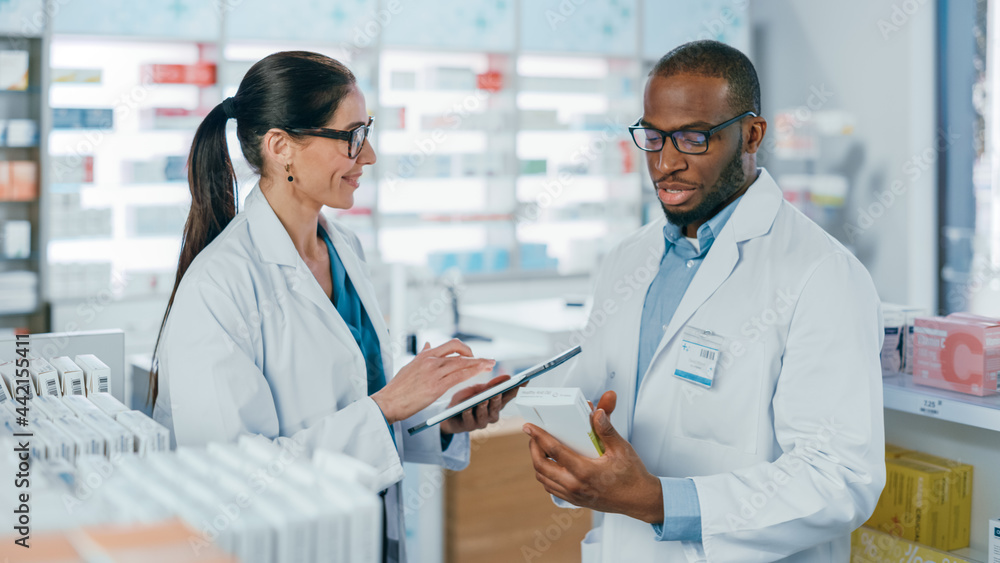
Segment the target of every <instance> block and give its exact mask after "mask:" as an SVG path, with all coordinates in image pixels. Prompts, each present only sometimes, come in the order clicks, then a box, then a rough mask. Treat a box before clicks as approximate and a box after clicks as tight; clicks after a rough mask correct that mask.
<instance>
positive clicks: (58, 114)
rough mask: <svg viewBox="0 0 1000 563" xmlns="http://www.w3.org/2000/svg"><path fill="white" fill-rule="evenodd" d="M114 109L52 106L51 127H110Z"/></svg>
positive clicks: (112, 122) (112, 123)
mask: <svg viewBox="0 0 1000 563" xmlns="http://www.w3.org/2000/svg"><path fill="white" fill-rule="evenodd" d="M113 125H114V110H111V109H100V108H52V128H53V129H111V128H112V126H113Z"/></svg>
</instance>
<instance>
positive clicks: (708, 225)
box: [663, 195, 743, 254]
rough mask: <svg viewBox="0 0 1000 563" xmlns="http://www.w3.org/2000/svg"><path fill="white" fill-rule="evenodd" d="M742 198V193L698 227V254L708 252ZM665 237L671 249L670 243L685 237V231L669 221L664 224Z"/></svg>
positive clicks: (675, 242)
mask: <svg viewBox="0 0 1000 563" xmlns="http://www.w3.org/2000/svg"><path fill="white" fill-rule="evenodd" d="M741 199H743V196H742V195H741V196H740V197H738V198H736V199H734V200H733V201H732V202H730V203H729V205H727V206H726V207H724V208H723V209H722V211H719V212H718V213H716V214H715V215H714V216H713V217H712V218H711V219H709V220H708V221H706V222H705V223H704V224H703V225H702V226H700V227H698V246H699V247H700V251H699V252H698V254H704V253H705V252H708V249H709V247H711V246H712V243H713V242H714V241H715V237H716V236H718V234H719V232H721V231H722V228H723V227H724V226H726V222H727V221H729V218H730V217H732V216H733V212H734V211H736V206H737V205H738V204H739V202H740V200H741ZM663 237H664V238H665V239H667V248H668V249H669V248H670V245H673V244H677V241H679V240H682V239H683V238H684V233H682V232H681V228H680V227H679V226H677V225H675V224H673V223H671V222H670V221H667V224H666V225H664V226H663ZM684 243H685V244H690V243H688V242H687V241H684Z"/></svg>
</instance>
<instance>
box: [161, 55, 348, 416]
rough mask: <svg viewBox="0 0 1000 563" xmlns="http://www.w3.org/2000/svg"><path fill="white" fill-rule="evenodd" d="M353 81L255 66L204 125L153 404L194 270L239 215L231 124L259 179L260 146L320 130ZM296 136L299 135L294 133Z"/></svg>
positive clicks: (303, 69) (333, 69)
mask: <svg viewBox="0 0 1000 563" xmlns="http://www.w3.org/2000/svg"><path fill="white" fill-rule="evenodd" d="M354 84H355V79H354V75H353V74H352V73H351V71H350V70H348V69H347V67H346V66H344V65H343V64H341V63H339V62H337V61H335V60H334V59H331V58H330V57H327V56H325V55H320V54H318V53H309V52H306V51H287V52H282V53H275V54H273V55H269V56H267V57H265V58H264V59H262V60H260V61H258V62H257V63H256V64H254V65H253V66H252V67H251V68H250V70H249V71H247V74H246V76H244V77H243V80H242V81H241V82H240V87H239V89H237V91H236V95H235V96H233V97H232V98H228V99H226V100H225V101H224V102H223V103H220V104H219V105H217V106H215V109H213V110H212V111H211V112H209V114H208V115H207V116H205V120H204V121H202V122H201V125H199V126H198V130H197V132H195V135H194V141H193V142H192V143H191V153H190V154H189V155H188V185H189V187H190V190H191V209H190V211H189V212H188V217H187V222H186V223H185V224H184V236H183V239H182V242H181V254H180V259H179V260H178V262H177V275H176V276H175V278H174V288H173V290H172V291H171V292H170V299H169V300H168V301H167V309H166V312H164V314H163V321H162V322H161V323H160V331H159V334H158V335H157V337H156V345H155V346H154V348H153V363H152V366H151V369H150V374H149V396H148V400H149V405H150V407H152V406H153V405H155V403H156V395H157V390H158V389H157V388H158V385H157V376H158V374H159V362H158V358H157V352H158V351H159V348H160V339H161V338H162V337H163V329H164V327H165V326H166V324H167V317H168V316H169V315H170V309H171V307H172V306H173V304H174V297H175V296H176V295H177V288H178V287H179V286H180V283H181V279H182V278H183V277H184V273H185V272H187V269H188V267H189V266H190V265H191V263H192V262H193V261H194V259H195V257H196V256H197V255H198V253H199V252H201V251H202V250H204V249H205V247H206V246H208V245H209V244H210V243H211V242H212V241H213V240H215V237H217V236H219V233H221V232H222V231H223V229H225V228H226V225H228V224H229V222H230V221H232V220H233V217H235V216H236V174H235V172H234V171H233V163H232V161H231V160H230V159H229V149H228V147H227V145H226V123H227V122H228V120H229V118H230V117H233V118H235V119H236V136H237V137H238V138H239V141H240V149H241V151H242V152H243V156H244V157H245V158H246V159H247V162H248V163H249V164H250V166H251V167H252V168H253V169H254V172H256V173H257V174H258V175H261V174H263V172H264V170H265V163H264V155H263V152H262V150H261V145H262V142H263V139H264V135H265V134H266V133H267V132H268V131H269V130H271V129H275V128H277V129H283V130H285V129H292V128H310V127H321V126H323V125H325V124H326V123H327V122H328V121H330V119H332V118H333V114H334V112H336V111H337V106H338V105H339V103H340V100H341V99H342V98H343V97H344V96H345V95H346V94H347V93H348V92H350V91H351V89H352V88H353V87H354ZM289 135H290V136H293V137H294V135H292V134H290V133H289Z"/></svg>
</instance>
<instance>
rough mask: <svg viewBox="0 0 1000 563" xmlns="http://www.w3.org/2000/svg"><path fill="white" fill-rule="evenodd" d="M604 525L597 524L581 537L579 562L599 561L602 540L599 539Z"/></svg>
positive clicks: (596, 562) (599, 562) (591, 562)
mask: <svg viewBox="0 0 1000 563" xmlns="http://www.w3.org/2000/svg"><path fill="white" fill-rule="evenodd" d="M603 531H604V527H603V526H598V527H596V528H594V529H592V530H590V531H589V532H587V535H586V536H584V537H583V541H582V542H580V563H601V549H602V547H603V546H604V542H602V541H601V537H602V535H603Z"/></svg>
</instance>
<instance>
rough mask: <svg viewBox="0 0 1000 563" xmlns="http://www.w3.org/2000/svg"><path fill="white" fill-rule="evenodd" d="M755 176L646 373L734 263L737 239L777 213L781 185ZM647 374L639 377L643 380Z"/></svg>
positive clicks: (767, 224)
mask: <svg viewBox="0 0 1000 563" xmlns="http://www.w3.org/2000/svg"><path fill="white" fill-rule="evenodd" d="M759 170H760V173H759V176H758V177H757V180H756V181H755V182H754V183H753V184H752V185H751V186H750V188H749V189H748V190H747V192H746V194H744V195H743V198H742V199H741V200H740V202H739V203H738V204H737V206H736V210H735V211H733V216H732V217H730V218H729V221H728V222H727V223H726V225H725V226H724V227H723V228H722V232H720V233H719V236H717V237H716V239H715V242H713V243H712V248H711V249H709V251H708V254H707V255H706V256H705V261H704V262H703V263H702V265H701V268H699V269H698V273H697V274H695V276H694V279H692V280H691V285H690V286H688V289H687V292H685V293H684V297H683V298H682V299H681V302H680V304H679V305H678V306H677V311H676V312H674V316H673V317H672V318H671V319H670V324H669V325H667V329H666V330H665V331H664V332H663V338H662V339H661V340H660V345H659V346H658V347H657V349H656V352H655V353H654V354H653V358H652V359H651V360H650V362H649V367H648V368H646V374H645V375H646V376H648V375H649V374H650V372H651V370H652V368H653V366H654V365H656V360H657V359H658V358H659V357H660V355H661V354H662V353H663V350H664V349H665V348H666V347H667V345H668V344H669V343H670V342H671V341H672V340H673V339H674V336H676V335H677V333H678V332H679V331H680V330H681V329H682V328H683V327H684V326H686V325H687V322H688V320H689V319H690V318H691V316H692V315H694V313H695V312H696V311H697V310H698V309H699V308H700V307H701V306H702V305H703V304H704V303H705V301H707V300H708V299H709V298H710V297H711V296H712V294H714V293H715V291H716V290H717V289H719V286H721V285H722V284H723V283H724V282H725V281H726V280H727V279H729V276H730V274H732V273H733V268H735V267H736V264H737V262H739V259H740V247H739V243H741V242H744V241H747V240H750V239H752V238H755V237H759V236H761V235H763V234H765V233H767V232H768V231H769V230H770V229H771V224H772V223H774V218H775V217H776V216H777V215H778V209H779V207H780V205H781V201H782V195H781V189H780V188H779V187H778V185H777V184H776V183H775V182H774V179H773V178H771V175H770V174H768V173H767V170H764V169H759ZM697 328H699V329H704V330H712V327H711V326H699V327H697ZM647 379H648V378H647V377H643V383H645V382H646V380H647Z"/></svg>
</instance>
